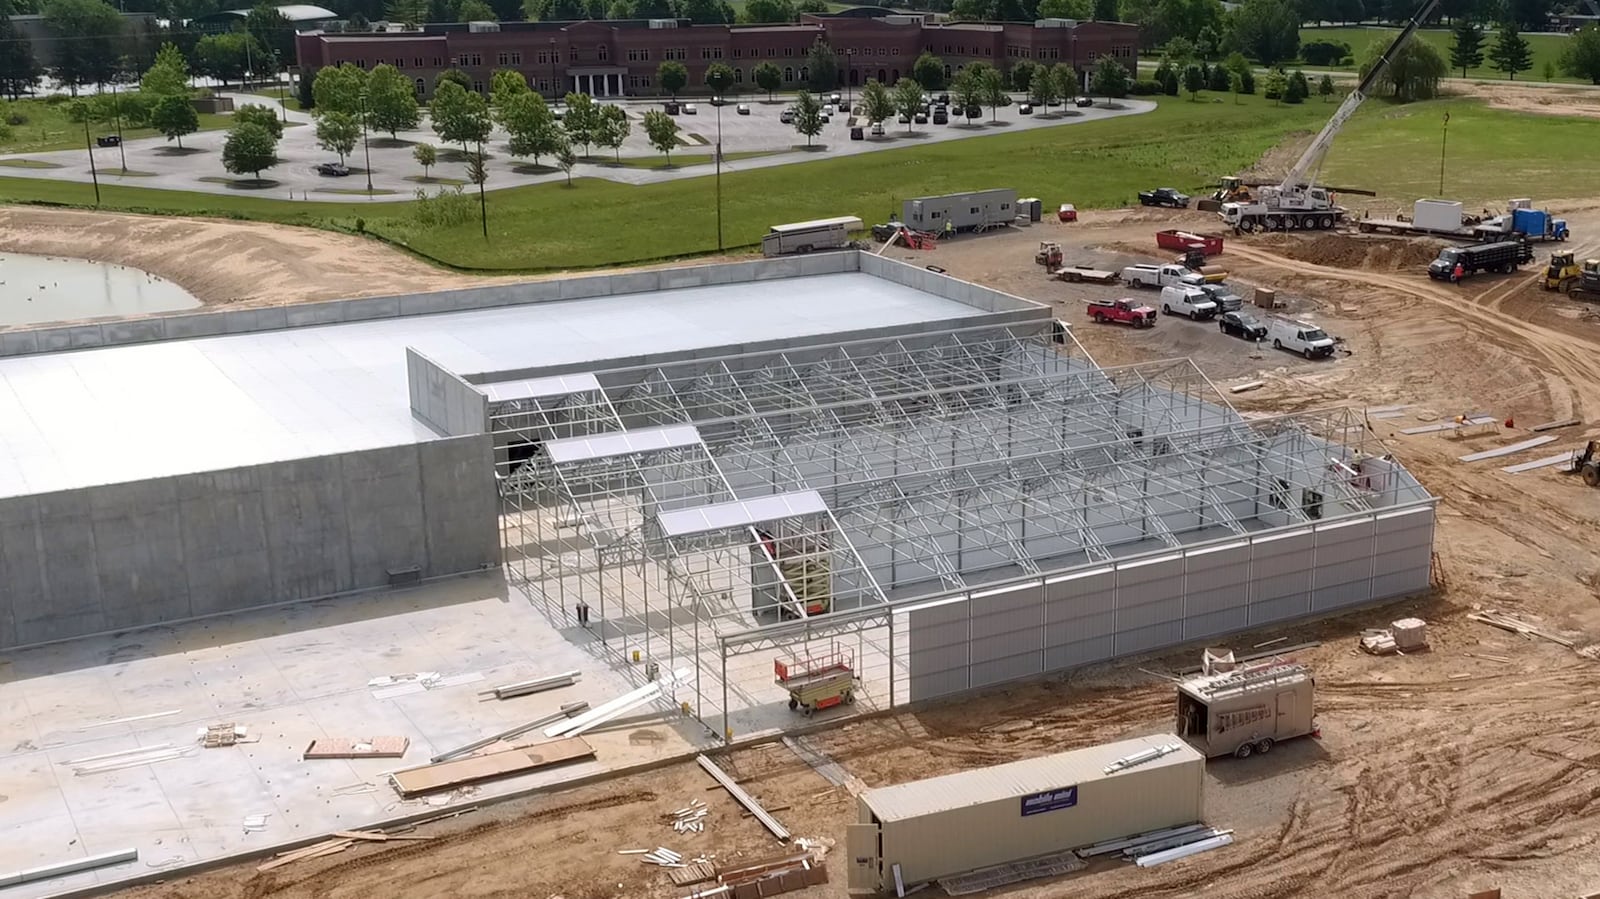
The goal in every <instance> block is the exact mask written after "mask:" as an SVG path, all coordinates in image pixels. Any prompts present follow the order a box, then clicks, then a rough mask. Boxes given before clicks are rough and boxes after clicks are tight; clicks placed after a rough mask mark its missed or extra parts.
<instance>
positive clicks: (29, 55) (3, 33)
mask: <svg viewBox="0 0 1600 899" xmlns="http://www.w3.org/2000/svg"><path fill="white" fill-rule="evenodd" d="M0 47H5V48H6V52H4V53H0V94H4V95H6V96H7V97H10V98H11V99H13V100H15V99H17V98H18V97H20V96H22V95H23V94H24V93H28V92H30V91H32V90H33V85H34V83H35V82H37V81H38V80H39V76H40V75H43V74H44V70H43V69H41V68H40V67H39V60H38V59H37V58H35V57H34V55H33V44H31V43H29V41H28V39H27V38H24V37H23V36H22V32H20V31H18V30H17V27H16V26H15V25H13V24H12V23H11V19H10V18H9V17H7V16H0Z"/></svg>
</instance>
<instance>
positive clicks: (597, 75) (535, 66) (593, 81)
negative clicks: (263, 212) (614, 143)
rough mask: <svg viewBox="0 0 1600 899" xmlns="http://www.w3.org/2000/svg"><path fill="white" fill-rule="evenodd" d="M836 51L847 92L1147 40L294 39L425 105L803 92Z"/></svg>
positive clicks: (598, 25) (834, 24) (519, 28)
mask: <svg viewBox="0 0 1600 899" xmlns="http://www.w3.org/2000/svg"><path fill="white" fill-rule="evenodd" d="M818 41H826V42H827V44H828V45H829V46H830V47H831V48H832V49H833V51H834V53H835V54H836V55H837V58H838V62H839V86H840V87H844V86H845V85H846V84H849V85H854V86H859V85H861V84H863V83H865V82H866V81H867V80H868V79H874V78H875V79H877V80H879V81H881V82H884V83H886V84H893V83H894V82H896V81H898V80H899V79H900V77H901V76H902V75H905V76H909V75H910V74H911V67H912V64H913V63H914V62H915V61H916V59H917V57H918V56H920V55H921V54H922V53H923V52H924V51H927V52H930V53H933V54H934V55H935V56H938V57H940V58H941V59H943V60H944V62H945V68H946V70H947V74H954V73H955V72H956V71H959V70H960V69H961V68H962V67H964V66H966V65H967V64H968V63H971V62H978V61H982V62H986V63H989V64H990V65H993V66H995V67H997V68H1001V69H1009V68H1010V67H1011V65H1012V64H1013V63H1015V62H1016V61H1017V60H1019V59H1027V60H1032V61H1034V62H1038V63H1043V64H1050V65H1054V64H1056V63H1068V64H1070V65H1071V66H1072V67H1073V68H1074V69H1075V70H1076V71H1077V72H1078V73H1079V75H1080V78H1081V77H1082V76H1084V75H1085V74H1086V73H1087V72H1089V71H1090V70H1092V69H1093V68H1094V66H1095V64H1096V63H1097V62H1098V60H1099V58H1100V57H1102V56H1110V57H1112V58H1114V59H1116V60H1118V61H1119V62H1121V63H1122V64H1123V65H1125V66H1127V68H1128V70H1129V71H1130V72H1132V71H1133V69H1134V67H1135V64H1136V62H1137V49H1136V48H1137V46H1138V29H1137V27H1136V26H1133V25H1127V24H1123V23H1119V22H1074V21H1072V20H1068V19H1042V20H1040V21H1038V22H1034V23H1021V22H1005V23H992V24H988V23H970V22H962V23H941V22H936V21H933V17H931V16H927V15H922V14H903V13H892V12H890V11H889V10H883V9H876V8H865V9H863V8H857V9H854V10H850V11H848V12H847V13H841V14H837V15H805V16H802V17H801V22H800V24H797V25H691V24H689V23H688V22H687V21H685V20H675V19H664V20H663V19H652V20H628V21H584V22H501V23H496V24H491V23H481V22H475V23H470V24H468V23H460V24H447V25H427V26H424V27H423V28H422V29H421V30H420V31H405V32H387V33H378V34H374V33H367V34H335V33H321V32H313V33H308V34H301V35H299V36H298V37H297V38H296V47H297V50H298V57H299V64H300V67H301V71H302V72H306V73H312V72H315V71H316V70H317V69H319V68H321V67H323V66H328V65H339V64H340V63H345V62H350V63H355V64H356V65H357V66H360V67H361V68H370V67H372V66H375V65H378V64H379V63H389V64H391V65H393V66H395V67H396V68H398V69H400V71H401V72H404V73H405V74H406V75H408V76H410V77H411V78H413V79H414V80H415V81H416V84H417V91H418V93H419V95H420V96H422V97H424V98H426V97H427V96H428V94H429V92H431V91H432V89H433V82H434V79H435V78H436V77H437V76H438V74H439V73H440V72H441V71H443V70H444V69H447V68H452V67H454V68H458V69H461V70H462V71H463V72H465V73H466V74H467V76H468V77H469V78H471V79H472V81H473V86H474V88H476V89H477V90H479V91H485V90H487V89H488V86H489V84H490V80H491V76H492V74H493V72H494V71H495V70H496V69H507V68H509V69H516V70H517V71H519V72H521V73H522V74H523V75H524V76H525V77H526V78H527V79H528V84H529V85H531V86H532V87H533V88H534V89H535V90H537V91H539V92H541V93H544V94H547V95H557V94H565V93H566V92H567V91H581V92H584V93H588V94H592V95H594V96H597V97H616V96H655V95H658V94H660V93H661V90H660V86H659V85H658V84H656V70H657V68H659V67H660V65H661V63H663V62H665V61H667V60H677V61H678V62H681V63H683V65H684V67H685V68H687V69H688V71H689V88H688V90H689V91H690V92H693V91H696V90H704V88H703V87H702V85H703V83H704V78H705V72H706V69H707V68H708V67H709V66H710V65H711V64H712V63H718V62H721V63H726V64H727V65H728V66H729V67H730V68H732V69H733V73H734V78H735V81H736V83H738V84H739V85H741V87H740V88H737V89H738V90H743V91H754V90H756V87H755V84H754V77H753V75H752V72H753V70H754V69H755V67H756V66H757V65H759V64H761V63H763V62H771V63H773V64H774V65H776V66H777V67H778V69H779V70H780V71H781V72H782V73H783V89H786V90H793V89H796V88H799V87H802V86H804V85H805V83H806V82H807V80H808V79H809V77H810V74H811V73H810V68H809V67H808V65H807V54H808V53H809V51H810V50H811V47H812V45H814V44H815V43H816V42H818Z"/></svg>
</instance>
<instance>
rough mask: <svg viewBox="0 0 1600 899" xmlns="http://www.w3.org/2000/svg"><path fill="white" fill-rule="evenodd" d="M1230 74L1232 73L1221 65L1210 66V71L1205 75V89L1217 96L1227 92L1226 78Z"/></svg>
mask: <svg viewBox="0 0 1600 899" xmlns="http://www.w3.org/2000/svg"><path fill="white" fill-rule="evenodd" d="M1231 74H1233V73H1232V72H1229V71H1228V70H1227V69H1224V68H1223V67H1222V65H1221V63H1218V64H1217V65H1214V66H1212V67H1211V71H1210V72H1208V73H1207V74H1206V89H1207V90H1213V91H1216V92H1217V93H1219V94H1220V93H1222V92H1224V91H1226V90H1228V76H1229V75H1231Z"/></svg>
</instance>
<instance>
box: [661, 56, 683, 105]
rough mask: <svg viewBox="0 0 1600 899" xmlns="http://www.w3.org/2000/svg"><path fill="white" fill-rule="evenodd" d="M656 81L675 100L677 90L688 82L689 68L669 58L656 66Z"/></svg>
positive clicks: (681, 88)
mask: <svg viewBox="0 0 1600 899" xmlns="http://www.w3.org/2000/svg"><path fill="white" fill-rule="evenodd" d="M656 83H657V84H660V85H661V89H662V90H664V91H666V92H667V93H669V94H671V95H672V99H674V100H676V99H678V91H681V90H683V89H684V87H685V86H686V85H687V84H688V83H689V70H688V69H686V68H684V67H683V63H681V62H678V61H677V60H675V59H669V60H667V61H666V62H664V63H662V64H661V65H660V66H659V67H657V68H656Z"/></svg>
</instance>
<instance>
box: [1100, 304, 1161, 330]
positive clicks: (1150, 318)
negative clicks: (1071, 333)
mask: <svg viewBox="0 0 1600 899" xmlns="http://www.w3.org/2000/svg"><path fill="white" fill-rule="evenodd" d="M1089 317H1090V318H1092V319H1094V320H1095V321H1096V322H1098V323H1100V324H1105V323H1106V322H1121V323H1122V324H1125V325H1132V326H1134V327H1135V328H1153V327H1155V324H1156V311H1155V310H1154V309H1151V308H1150V307H1149V306H1146V305H1144V304H1143V303H1140V302H1139V301H1138V300H1132V299H1121V300H1101V299H1094V300H1089Z"/></svg>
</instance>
